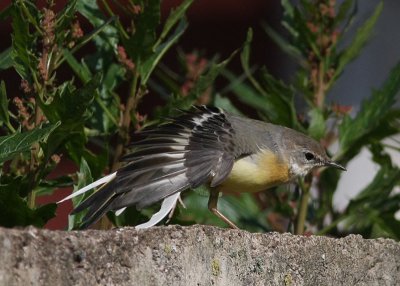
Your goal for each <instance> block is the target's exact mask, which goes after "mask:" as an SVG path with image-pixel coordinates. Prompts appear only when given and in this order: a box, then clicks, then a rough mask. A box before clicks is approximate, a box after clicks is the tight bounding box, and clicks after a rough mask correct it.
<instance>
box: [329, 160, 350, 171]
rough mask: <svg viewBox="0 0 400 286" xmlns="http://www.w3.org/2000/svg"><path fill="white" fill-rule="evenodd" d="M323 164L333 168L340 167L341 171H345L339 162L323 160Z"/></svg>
mask: <svg viewBox="0 0 400 286" xmlns="http://www.w3.org/2000/svg"><path fill="white" fill-rule="evenodd" d="M325 166H329V167H335V168H337V169H340V170H342V171H347V170H346V168H345V167H343V166H342V165H340V164H338V163H336V162H333V161H326V162H325Z"/></svg>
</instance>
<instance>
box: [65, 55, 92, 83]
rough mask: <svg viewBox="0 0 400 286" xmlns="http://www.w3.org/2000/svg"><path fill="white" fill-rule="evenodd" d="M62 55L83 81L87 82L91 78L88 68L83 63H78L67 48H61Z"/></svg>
mask: <svg viewBox="0 0 400 286" xmlns="http://www.w3.org/2000/svg"><path fill="white" fill-rule="evenodd" d="M63 55H64V58H65V59H66V61H67V63H68V64H69V66H70V67H71V68H72V70H73V71H74V72H75V74H76V75H77V76H78V77H79V79H80V80H81V81H82V82H83V83H87V82H88V81H89V80H90V79H91V78H92V73H91V72H90V70H89V68H88V67H87V66H86V65H84V64H80V63H79V62H78V61H77V60H76V58H75V57H74V55H73V54H72V53H71V52H70V51H69V50H67V49H63Z"/></svg>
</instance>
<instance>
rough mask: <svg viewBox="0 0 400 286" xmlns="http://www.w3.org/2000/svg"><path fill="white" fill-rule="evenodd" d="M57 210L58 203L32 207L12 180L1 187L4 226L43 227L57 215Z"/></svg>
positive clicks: (0, 202) (1, 221)
mask: <svg viewBox="0 0 400 286" xmlns="http://www.w3.org/2000/svg"><path fill="white" fill-rule="evenodd" d="M55 210H56V204H48V205H45V206H41V207H38V208H36V209H33V210H32V209H30V208H29V207H28V205H27V204H26V201H25V200H24V199H22V198H21V197H20V196H19V195H18V192H16V191H15V188H14V186H13V184H12V183H11V182H10V184H7V185H2V186H1V188H0V225H2V226H4V227H15V226H28V225H34V226H36V227H43V226H44V225H45V224H46V222H47V221H48V220H50V219H51V218H53V217H54V216H55Z"/></svg>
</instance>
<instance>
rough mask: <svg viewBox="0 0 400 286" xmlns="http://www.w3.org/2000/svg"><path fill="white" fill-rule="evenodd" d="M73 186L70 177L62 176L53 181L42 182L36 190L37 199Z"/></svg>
mask: <svg viewBox="0 0 400 286" xmlns="http://www.w3.org/2000/svg"><path fill="white" fill-rule="evenodd" d="M72 185H73V181H72V179H71V177H70V176H60V177H58V178H56V179H52V180H45V179H43V180H40V183H39V186H38V187H36V188H35V189H34V192H35V195H36V197H40V196H44V195H51V194H53V192H54V190H55V189H58V188H69V187H71V186H72Z"/></svg>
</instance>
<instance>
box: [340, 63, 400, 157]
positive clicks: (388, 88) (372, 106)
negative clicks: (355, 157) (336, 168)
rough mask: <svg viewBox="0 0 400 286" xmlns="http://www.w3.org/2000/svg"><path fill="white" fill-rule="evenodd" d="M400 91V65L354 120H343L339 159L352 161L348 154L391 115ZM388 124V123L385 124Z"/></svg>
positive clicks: (365, 103) (363, 105)
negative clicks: (391, 109)
mask: <svg viewBox="0 0 400 286" xmlns="http://www.w3.org/2000/svg"><path fill="white" fill-rule="evenodd" d="M399 90H400V63H399V64H397V65H396V66H395V67H394V68H393V69H392V70H391V72H390V75H389V77H388V79H387V80H386V81H385V82H384V84H383V86H382V88H381V89H380V90H377V91H374V92H373V93H372V96H371V97H370V98H368V99H366V100H364V101H363V103H362V105H361V109H360V111H359V112H358V114H357V115H356V117H355V118H354V119H351V118H350V117H349V116H347V117H345V118H344V119H343V122H342V124H340V126H339V135H340V136H339V142H340V149H341V150H340V154H339V155H338V157H339V158H340V159H341V158H345V159H347V160H348V159H350V158H348V155H349V154H347V153H348V152H349V151H353V153H354V150H352V149H354V148H360V146H362V145H364V144H365V143H364V144H360V142H361V141H362V140H368V139H373V138H368V135H369V134H371V133H372V132H374V131H375V130H376V129H379V126H380V125H381V124H382V120H383V119H384V118H385V116H387V114H388V113H390V108H391V107H392V106H393V104H394V103H395V102H396V95H397V94H398V92H399ZM385 124H386V123H385Z"/></svg>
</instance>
